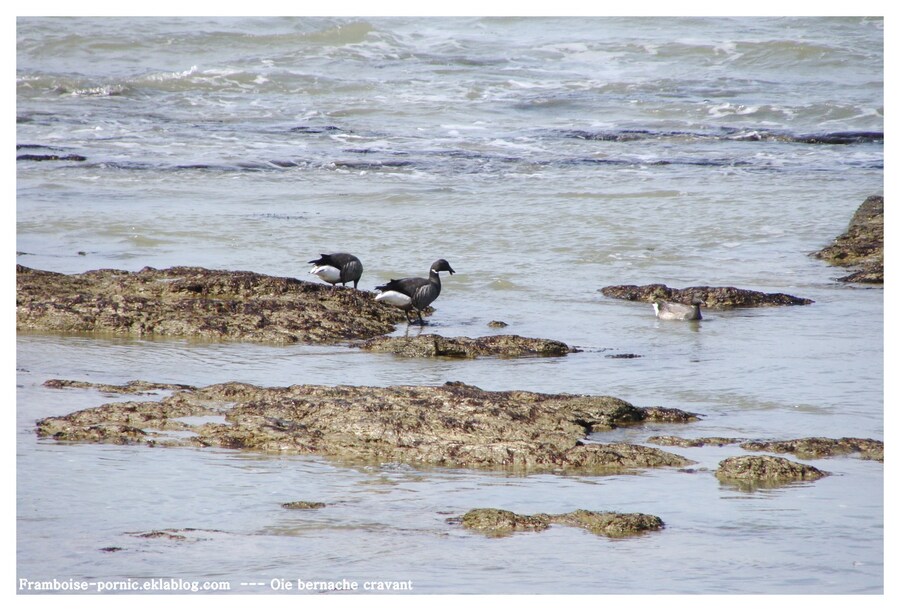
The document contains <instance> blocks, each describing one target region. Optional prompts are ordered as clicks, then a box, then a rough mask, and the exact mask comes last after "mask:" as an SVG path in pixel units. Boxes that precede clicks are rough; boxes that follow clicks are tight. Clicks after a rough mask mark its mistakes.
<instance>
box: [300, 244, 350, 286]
mask: <svg viewBox="0 0 900 611" xmlns="http://www.w3.org/2000/svg"><path fill="white" fill-rule="evenodd" d="M310 263H312V264H313V268H312V269H311V270H309V273H310V274H314V275H316V276H318V277H319V278H321V279H322V280H324V281H325V282H328V283H329V284H331V288H334V287H335V285H336V284H337V283H338V282H340V283H341V286H347V283H348V282H352V283H353V288H356V287H357V285H358V284H359V279H360V277H361V276H362V273H363V266H362V263H361V262H360V260H359V259H357V258H356V257H354V256H353V255H351V254H348V253H345V252H337V253H334V254H331V255H322V256H321V257H320V258H318V259H316V260H315V261H310Z"/></svg>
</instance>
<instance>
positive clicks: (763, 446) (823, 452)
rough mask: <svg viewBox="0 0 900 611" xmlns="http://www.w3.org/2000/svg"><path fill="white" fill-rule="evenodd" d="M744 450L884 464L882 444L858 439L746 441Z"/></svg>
mask: <svg viewBox="0 0 900 611" xmlns="http://www.w3.org/2000/svg"><path fill="white" fill-rule="evenodd" d="M741 447H742V448H743V449H745V450H750V451H753V452H775V453H777V454H794V455H795V456H797V457H798V458H806V459H810V458H824V457H828V456H840V455H844V454H859V456H860V458H863V459H865V460H876V461H881V462H884V442H883V441H877V440H875V439H860V438H859V437H841V438H840V439H829V438H826V437H804V438H802V439H788V440H786V441H747V442H744V443H742V444H741Z"/></svg>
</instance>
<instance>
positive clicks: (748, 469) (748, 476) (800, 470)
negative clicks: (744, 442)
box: [716, 455, 828, 486]
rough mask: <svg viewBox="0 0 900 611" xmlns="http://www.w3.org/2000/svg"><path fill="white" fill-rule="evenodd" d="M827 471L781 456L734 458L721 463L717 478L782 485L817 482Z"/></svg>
mask: <svg viewBox="0 0 900 611" xmlns="http://www.w3.org/2000/svg"><path fill="white" fill-rule="evenodd" d="M826 475H828V473H826V472H825V471H820V470H819V469H817V468H815V467H813V466H812V465H804V464H801V463H797V462H794V461H792V460H788V459H786V458H781V457H780V456H767V455H762V456H759V455H755V456H733V457H731V458H726V459H725V460H723V461H722V462H720V463H719V468H718V469H717V470H716V477H718V478H719V479H720V480H724V481H732V482H744V483H749V484H762V485H770V486H771V485H781V484H786V483H790V482H794V481H810V480H817V479H819V478H821V477H825V476H826Z"/></svg>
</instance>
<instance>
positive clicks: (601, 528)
mask: <svg viewBox="0 0 900 611" xmlns="http://www.w3.org/2000/svg"><path fill="white" fill-rule="evenodd" d="M447 522H448V523H450V524H459V525H461V526H462V527H463V528H467V529H469V530H474V531H476V532H480V533H482V534H485V535H487V536H489V537H503V536H507V535H511V534H512V533H514V532H518V531H542V530H546V529H548V528H550V525H551V524H561V525H564V526H575V527H579V528H584V529H585V530H587V531H588V532H591V533H593V534H595V535H603V536H607V537H627V536H632V535H638V534H641V533H644V532H647V531H651V530H660V529H661V528H663V526H664V524H663V521H662V520H661V519H659V518H658V517H656V516H653V515H648V514H644V513H615V512H610V511H604V512H598V511H587V510H585V509H577V510H575V511H570V512H569V513H561V514H546V513H539V514H535V515H520V514H517V513H513V512H511V511H506V510H504V509H492V508H480V509H472V510H471V511H468V512H466V513H465V514H463V515H462V516H459V517H456V518H448V519H447Z"/></svg>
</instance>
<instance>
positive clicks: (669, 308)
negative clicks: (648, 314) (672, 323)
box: [653, 297, 703, 320]
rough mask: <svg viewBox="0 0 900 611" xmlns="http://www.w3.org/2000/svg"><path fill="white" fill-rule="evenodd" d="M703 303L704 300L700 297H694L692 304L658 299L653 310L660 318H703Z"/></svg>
mask: <svg viewBox="0 0 900 611" xmlns="http://www.w3.org/2000/svg"><path fill="white" fill-rule="evenodd" d="M702 303H703V300H702V299H700V298H698V297H694V300H693V301H691V305H686V304H683V303H671V302H668V301H663V300H662V299H657V300H656V301H654V302H653V311H654V312H655V313H656V317H657V318H659V319H660V320H700V319H702V318H703V316H702V315H701V314H700V304H702Z"/></svg>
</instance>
